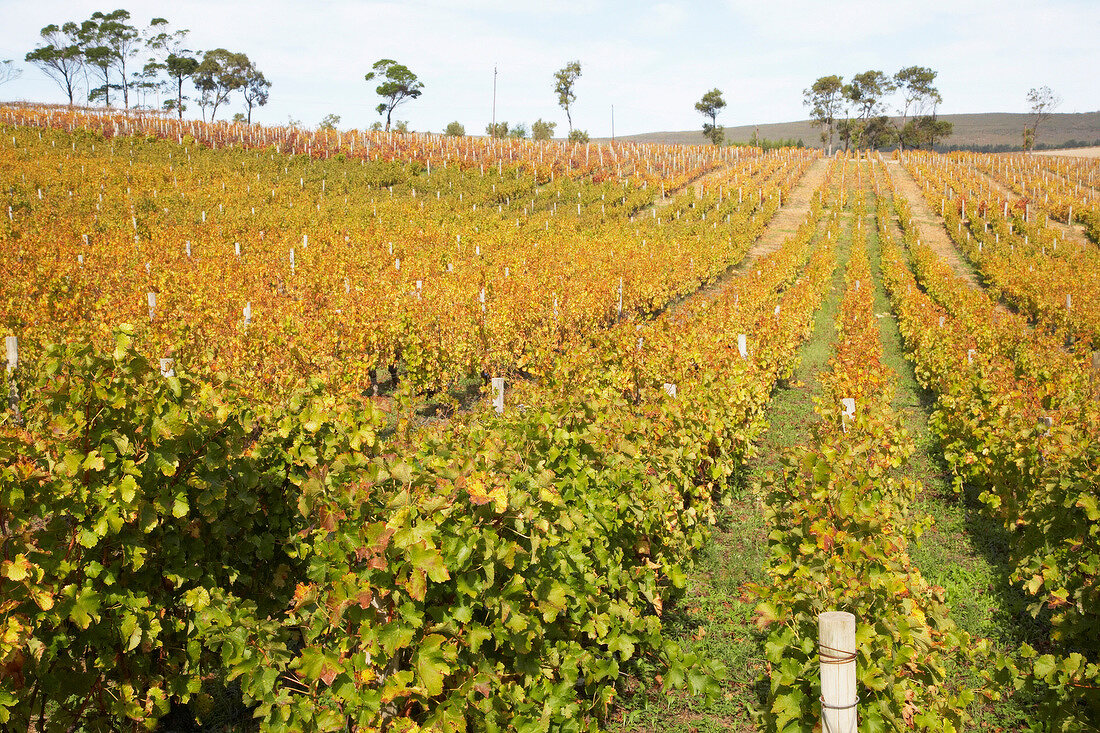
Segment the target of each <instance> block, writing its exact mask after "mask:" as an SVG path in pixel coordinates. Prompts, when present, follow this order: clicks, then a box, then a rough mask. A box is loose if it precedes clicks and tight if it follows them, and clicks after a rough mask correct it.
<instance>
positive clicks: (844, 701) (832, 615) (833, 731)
mask: <svg viewBox="0 0 1100 733" xmlns="http://www.w3.org/2000/svg"><path fill="white" fill-rule="evenodd" d="M817 630H818V656H819V659H820V663H821V730H822V733H855V732H856V730H857V724H858V719H859V715H858V710H857V705H858V704H859V696H858V695H857V694H856V617H855V616H853V615H852V614H850V613H848V612H846V611H827V612H825V613H822V614H819V615H818V617H817Z"/></svg>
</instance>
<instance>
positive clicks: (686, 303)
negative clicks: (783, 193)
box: [667, 158, 829, 319]
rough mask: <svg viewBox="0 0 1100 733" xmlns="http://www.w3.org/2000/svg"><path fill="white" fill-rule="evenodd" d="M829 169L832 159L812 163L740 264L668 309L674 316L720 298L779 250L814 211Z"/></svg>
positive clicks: (670, 314) (687, 312)
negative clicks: (814, 198)
mask: <svg viewBox="0 0 1100 733" xmlns="http://www.w3.org/2000/svg"><path fill="white" fill-rule="evenodd" d="M828 169H829V161H828V159H826V158H821V159H819V160H816V161H814V162H813V163H811V164H810V167H809V168H808V169H807V170H806V172H805V173H804V174H802V178H800V179H798V183H796V184H795V185H794V188H792V189H791V193H790V195H789V196H788V197H787V200H786V201H784V202H783V205H782V206H780V207H779V210H778V211H777V212H775V216H773V217H772V219H771V221H769V222H768V225H767V226H766V227H765V228H764V233H763V234H762V235H760V238H759V239H757V240H756V242H755V243H754V244H753V246H752V248H751V249H749V253H748V254H747V255H745V258H744V259H743V260H741V262H739V263H738V264H736V265H734V266H733V267H731V268H730V269H729V270H728V271H726V274H725V275H723V276H722V277H720V278H718V279H717V280H716V281H714V282H713V283H711V284H710V285H708V286H706V287H704V288H700V289H699V290H697V291H695V292H694V293H692V294H691V295H690V296H688V297H687V298H685V299H684V300H683V301H681V302H679V303H676V304H675V305H672V306H670V307H669V309H668V311H667V312H668V315H669V317H670V318H673V319H679V318H683V317H684V316H685V315H687V314H689V313H690V312H691V309H692V308H694V307H695V306H698V305H699V304H701V303H709V302H711V301H713V300H714V299H715V298H717V297H718V296H719V295H720V294H721V293H722V291H724V290H725V289H726V288H727V287H729V284H730V281H731V280H732V279H733V278H734V277H737V275H738V274H740V273H741V272H744V271H745V269H747V268H748V266H749V265H751V264H752V263H753V262H755V261H756V260H757V259H759V258H760V257H763V256H764V255H766V254H767V253H769V252H772V251H775V250H777V249H779V247H780V246H781V245H782V244H783V240H784V239H786V238H787V237H788V236H790V235H791V234H794V233H795V232H796V231H797V230H798V225H799V224H801V223H802V220H803V219H805V218H806V212H808V211H809V210H810V197H812V196H813V194H814V191H816V190H817V188H818V186H820V185H821V182H822V181H823V180H824V179H825V173H826V172H827V171H828Z"/></svg>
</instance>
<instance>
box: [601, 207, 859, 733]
mask: <svg viewBox="0 0 1100 733" xmlns="http://www.w3.org/2000/svg"><path fill="white" fill-rule="evenodd" d="M821 232H824V228H822V229H821V230H820V232H819V236H824V235H823V234H822V233H821ZM850 243H851V238H850V235H848V234H847V233H845V234H844V235H842V237H841V240H840V242H839V243H838V247H837V258H838V264H837V268H836V270H835V271H834V273H833V281H832V283H831V285H830V289H829V290H828V291H827V293H826V296H825V300H824V303H823V304H822V307H821V308H819V309H818V311H817V314H816V315H815V317H814V325H813V333H812V334H811V336H810V338H809V339H808V340H807V341H806V343H805V344H803V346H802V350H801V352H800V360H799V364H798V367H797V368H796V369H795V372H794V375H793V376H792V378H791V380H790V381H789V382H788V383H785V384H783V383H781V384H779V385H778V386H777V387H776V389H775V391H774V392H773V394H772V397H771V401H770V402H769V403H768V423H769V425H768V430H767V432H766V433H765V435H764V437H763V439H762V441H761V442H760V444H759V446H758V455H757V457H756V458H755V459H754V460H753V462H752V465H751V466H750V471H749V473H748V475H747V478H746V480H745V483H744V484H743V485H742V486H740V487H737V488H736V489H735V492H734V497H733V500H732V502H731V503H730V505H729V506H728V507H723V508H722V514H721V519H720V523H719V525H718V526H717V527H716V528H715V530H714V534H713V537H712V542H711V544H710V545H709V546H708V547H707V549H706V550H705V551H704V553H703V555H702V556H701V557H700V558H699V559H698V560H697V563H696V565H695V567H694V568H693V569H692V570H691V572H689V573H688V585H687V589H686V592H685V594H684V597H683V598H682V599H681V600H680V602H679V603H678V604H677V605H676V606H674V607H673V608H671V609H669V610H668V612H667V614H666V617H665V624H666V629H667V633H668V635H669V637H670V638H672V639H674V640H676V641H677V642H678V643H680V644H682V645H684V646H685V647H687V648H689V649H690V650H691V651H694V652H696V653H699V654H702V655H706V656H708V657H710V658H712V659H717V660H720V661H721V662H722V663H723V664H725V665H726V667H727V669H728V676H727V678H726V680H725V681H724V688H725V689H724V693H723V695H722V696H721V697H720V698H718V699H716V700H714V701H713V702H710V703H707V702H706V701H704V700H703V699H702V698H697V697H691V696H688V695H686V694H682V693H671V694H666V693H664V692H662V691H661V688H660V684H659V682H656V681H654V680H631V681H630V683H629V684H628V685H627V686H626V690H625V691H624V695H623V698H622V699H621V701H620V709H619V711H617V713H616V715H615V717H614V718H613V719H612V720H611V721H609V722H610V723H611V725H612V727H613V729H615V730H619V731H662V733H680V732H684V733H686V732H688V731H690V732H692V733H697V732H703V731H751V730H755V725H754V723H753V718H752V715H751V712H750V711H751V709H752V708H753V707H754V706H758V705H759V704H760V703H762V702H763V701H764V696H765V694H766V692H767V684H768V683H767V678H766V677H765V676H764V673H765V671H766V670H765V663H764V639H765V633H764V632H763V631H761V630H759V629H758V628H757V627H756V625H755V623H754V618H755V607H756V602H755V600H754V599H753V598H751V597H750V596H749V594H748V593H747V592H746V591H745V586H746V584H749V583H763V582H766V578H767V575H766V572H765V568H766V565H767V559H768V528H767V526H766V525H765V523H764V518H763V508H762V491H763V488H762V485H763V484H764V482H765V479H766V476H767V474H768V473H769V472H774V471H776V470H777V469H778V467H779V459H780V457H781V456H782V454H783V453H784V452H785V451H787V450H789V449H790V448H792V447H794V446H797V445H804V444H805V443H806V442H808V441H809V440H810V436H811V429H812V427H813V424H814V423H815V422H817V416H816V414H815V413H814V410H813V407H814V405H813V398H814V396H815V395H817V394H820V392H821V386H820V383H819V381H818V375H819V374H821V373H822V372H824V371H827V370H828V361H829V357H830V356H831V355H832V344H833V341H834V339H835V336H836V328H835V324H836V318H837V313H838V312H839V309H840V298H841V296H842V295H843V292H844V271H845V269H846V265H847V259H848V250H849V245H850Z"/></svg>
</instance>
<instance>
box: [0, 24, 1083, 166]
mask: <svg viewBox="0 0 1100 733" xmlns="http://www.w3.org/2000/svg"><path fill="white" fill-rule="evenodd" d="M130 21H131V15H130V13H129V11H127V10H123V9H118V10H114V11H112V12H110V13H103V12H98V11H97V12H95V13H92V15H91V17H90V18H88V19H87V20H84V21H81V22H79V23H78V22H75V21H69V22H66V23H63V24H61V25H56V24H51V25H48V26H46V27H45V28H43V29H42V30H41V32H40V37H41V43H40V45H38V46H37V47H35V48H34V50H32V51H30V52H28V53H27V54H26V57H25V60H26V61H27V62H29V63H32V64H34V65H35V66H37V67H38V68H39V69H41V70H42V72H43V73H45V74H46V76H48V77H49V78H50V79H52V80H53V81H54V82H55V83H57V85H58V86H59V87H60V88H61V90H62V91H63V92H64V93H65V94H66V95H67V96H68V98H69V104H70V105H72V104H75V103H76V98H77V96H78V95H79V94H80V93H81V91H82V90H83V92H84V95H85V98H86V100H87V103H88V104H89V105H92V104H98V103H100V102H102V103H103V104H105V105H106V106H108V107H110V106H111V100H112V93H114V95H115V97H114V98H115V99H116V100H117V99H118V95H119V94H121V96H122V103H123V106H124V107H125V108H126V109H131V108H142V109H149V108H153V107H155V106H157V105H159V106H160V107H161V108H162V109H163V110H165V111H167V112H175V113H176V114H177V115H178V116H179V117H180V118H181V119H182V117H183V113H184V111H186V109H187V102H189V101H194V102H196V103H197V104H198V106H199V108H200V110H201V112H202V118H203V120H204V121H205V120H207V112H208V111H209V120H210V121H213V120H214V119H215V116H216V115H217V112H218V109H219V108H220V107H223V106H224V105H225V104H227V103H228V102H229V100H230V97H231V95H232V94H234V93H238V92H239V94H240V97H241V100H242V101H243V103H244V107H245V112H238V113H236V114H235V115H234V117H233V119H234V121H241V122H247V123H249V124H251V122H252V110H253V109H254V108H255V107H262V106H264V105H266V104H267V101H268V97H269V94H270V89H271V82H270V81H268V80H267V78H266V77H265V76H264V74H263V72H261V71H260V70H259V69H258V68H257V67H256V65H255V63H253V62H252V61H251V60H250V59H249V58H248V55H247V54H245V53H243V52H234V51H229V50H227V49H225V48H216V49H213V50H209V51H199V50H194V49H190V48H187V46H188V45H189V44H188V41H187V38H188V36H189V34H190V31H189V30H187V29H180V30H172V29H171V28H170V27H169V23H168V21H167V20H165V19H164V18H159V17H158V18H153V19H152V20H151V21H150V22H149V25H148V26H146V27H145V28H139V27H137V26H136V25H133V24H131V22H130ZM142 58H144V63H142V61H141V59H142ZM21 73H22V70H20V69H17V68H15V67H14V65H13V62H12V61H11V60H4V61H0V84H4V83H6V82H8V81H12V80H14V79H16V78H18V77H19V75H20V74H21ZM937 73H938V72H936V71H934V70H932V69H930V68H928V67H925V66H907V67H905V68H903V69H901V70H899V71H898V72H897V73H895V74H894V75H892V76H889V75H887V74H885V73H883V72H882V71H878V70H870V71H865V72H863V73H860V74H856V75H854V76H853V77H852V78H851V80H850V81H848V82H847V83H845V81H844V78H843V77H842V76H839V75H836V74H833V75H829V76H822V77H820V78H818V79H817V80H816V81H815V82H814V83H813V84H812V85H811V86H810V88H808V89H805V90H803V92H802V95H803V104H804V105H805V106H807V107H808V108H809V109H810V117H811V122H812V124H813V125H814V126H815V127H820V128H821V142H822V144H823V146H824V147H825V148H826V150H827V151H828V152H829V153H830V154H831V153H832V150H833V141H834V139H837V140H839V142H841V143H843V145H844V150H848V148H849V147H855V148H857V149H865V148H866V149H877V148H883V147H890V146H894V145H896V146H898V147H900V148H901V149H903V150H904V149H905V148H928V149H932V148H933V147H935V146H936V144H937V142H940V143H941V144H942V141H943V140H944V139H945V138H947V137H950V135H951V134H952V132H953V127H954V126H953V125H952V123H951V122H948V121H946V120H940V119H939V118H938V117H937V113H936V111H937V108H938V106H939V104H940V103H941V102H942V101H943V98H942V97H941V96H940V92H939V90H938V89H937V88H936V86H935V80H936V76H937ZM580 76H581V63H580V61H570V62H568V63H567V64H565V66H563V67H562V68H561V69H559V70H557V71H556V72H554V86H553V91H554V94H555V95H556V96H557V100H558V106H560V107H561V108H562V109H563V110H564V111H565V116H566V120H567V124H568V127H569V133H568V139H569V140H570V141H573V142H587V141H588V132H587V131H585V130H579V129H574V128H573V116H572V108H573V103H574V102H575V101H576V99H577V95H576V91H575V87H576V83H577V80H578V79H579V78H580ZM364 80H365V81H367V82H371V81H377V82H378V85H377V86H376V87H375V93H376V94H377V95H378V96H379V98H380V100H381V101H380V102H379V104H378V106H377V107H376V111H377V113H378V114H379V115H380V116H383V115H384V116H385V124H384V125H383V124H382V122H381V121H378V122H375V123H374V124H373V125H371V129H377V130H383V129H384V130H386V131H387V132H388V131H390V130H391V127H392V129H393V130H394V131H396V132H408V131H409V130H408V123H407V122H405V121H401V120H398V121H396V123H394V121H393V119H392V118H393V114H394V111H395V110H396V109H397V108H398V107H399V106H400V105H402V104H404V103H405V102H408V101H411V100H415V99H417V98H419V97H420V96H421V94H422V93H423V90H424V84H423V82H421V81H420V79H419V78H418V77H417V75H416V74H414V73H413V72H412V71H411V70H409V68H408V67H407V66H405V65H404V64H400V63H398V62H397V61H395V60H393V59H379V60H378V61H377V62H375V64H374V65H373V66H372V67H371V70H370V71H369V72H368V73H367V74H365V75H364ZM187 83H190V85H191V86H192V87H193V89H194V93H195V96H191V95H189V94H185V93H184V91H185V84H187ZM188 91H190V90H188ZM162 94H163V95H165V97H166V98H165V99H163V101H161V99H160V96H161V95H162ZM150 96H153V97H154V99H155V104H154V105H150V104H149V97H150ZM891 100H894V101H895V102H896V105H897V106H896V108H895V109H894V111H895V112H896V113H897V117H891V116H890V115H889V114H888V113H889V111H890V101H891ZM131 102H133V104H131ZM1027 102H1028V105H1029V108H1030V112H1031V115H1032V117H1031V120H1030V124H1025V126H1024V130H1023V149H1024V150H1031V149H1033V148H1034V147H1035V145H1036V141H1037V139H1038V129H1039V125H1040V123H1041V122H1043V121H1044V120H1046V119H1047V118H1048V117H1049V116H1050V115H1051V113H1052V112H1053V110H1054V109H1055V108H1056V107H1057V106H1058V104H1059V103H1060V102H1061V98H1060V97H1058V96H1057V95H1056V94H1055V93H1054V92H1053V91H1051V89H1050V88H1049V87H1046V86H1043V87H1039V88H1036V89H1031V90H1030V91H1029V92H1028V95H1027ZM725 106H726V101H725V99H723V97H722V92H721V91H720V90H719V89H717V88H715V89H711V90H710V91H708V92H706V93H705V94H704V95H703V97H702V99H700V100H699V102H697V103H696V104H695V109H696V110H697V111H698V112H699V113H701V114H702V115H703V116H704V118H705V120H706V121H705V122H704V123H703V134H704V136H705V137H706V138H707V139H708V140H710V141H711V142H712V143H713V144H714V145H721V144H723V142H724V139H725V130H724V128H723V127H722V126H721V125H719V124H718V114H719V112H721V110H722V109H723V108H724V107H725ZM339 122H340V116H339V115H335V114H329V115H326V116H325V117H324V119H323V120H322V121H321V123H320V127H321V128H322V129H334V128H335V126H336V124H338V123H339ZM291 124H292V125H297V124H298V123H297V122H296V121H294V120H291ZM556 127H557V123H556V122H548V121H546V120H543V119H541V118H540V119H538V120H536V121H535V122H534V123H532V124H531V127H530V129H528V127H527V125H526V124H524V123H519V124H516V125H512V126H509V123H508V122H506V121H502V122H497V121H495V120H494V121H493V122H490V123H489V124H488V125H486V127H485V134H486V135H489V136H490V137H495V138H503V137H513V138H521V139H522V138H526V137H528V135H530V136H531V138H532V139H534V140H549V139H551V138H552V137H553V136H554V130H555V128H556ZM443 132H444V134H447V135H465V134H466V128H465V127H464V126H463V125H462V124H461V123H459V122H457V121H454V122H451V123H449V124H448V125H447V126H446V128H445V129H444V130H443Z"/></svg>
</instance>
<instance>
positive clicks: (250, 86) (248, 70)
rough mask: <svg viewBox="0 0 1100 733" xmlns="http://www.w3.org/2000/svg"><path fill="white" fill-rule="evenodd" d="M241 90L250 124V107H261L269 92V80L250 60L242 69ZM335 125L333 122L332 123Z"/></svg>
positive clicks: (337, 118)
mask: <svg viewBox="0 0 1100 733" xmlns="http://www.w3.org/2000/svg"><path fill="white" fill-rule="evenodd" d="M241 92H242V93H243V94H244V103H245V104H246V105H248V117H247V121H248V124H250V125H251V124H252V108H253V107H263V106H264V105H265V104H267V99H268V96H269V95H270V93H271V82H269V81H268V80H267V78H266V77H265V76H264V74H263V72H262V71H260V70H259V69H257V68H256V64H254V63H252V62H251V61H249V62H248V66H247V67H245V71H244V84H243V85H242V86H241ZM329 116H330V117H336V122H339V121H340V116H339V115H329ZM326 119H327V118H326ZM333 126H334V127H335V124H334V125H333Z"/></svg>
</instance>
